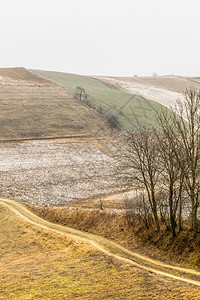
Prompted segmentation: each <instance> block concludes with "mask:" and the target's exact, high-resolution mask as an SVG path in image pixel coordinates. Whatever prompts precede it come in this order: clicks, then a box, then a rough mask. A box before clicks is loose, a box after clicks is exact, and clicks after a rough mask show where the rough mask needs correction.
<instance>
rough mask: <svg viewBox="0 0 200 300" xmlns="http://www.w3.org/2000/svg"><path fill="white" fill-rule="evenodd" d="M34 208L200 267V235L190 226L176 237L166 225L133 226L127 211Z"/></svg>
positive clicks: (60, 221) (60, 220) (61, 220)
mask: <svg viewBox="0 0 200 300" xmlns="http://www.w3.org/2000/svg"><path fill="white" fill-rule="evenodd" d="M31 210H32V211H34V212H35V213H36V214H38V215H39V216H41V217H42V218H44V219H46V220H48V221H51V222H54V223H58V224H63V225H67V226H70V227H72V228H76V229H79V230H83V231H86V232H90V233H94V234H98V235H101V236H104V237H106V238H109V239H112V240H115V241H117V242H118V243H120V244H122V245H124V246H127V247H129V248H130V249H134V250H137V249H138V251H140V252H141V251H142V253H143V254H144V255H148V256H150V257H152V258H158V259H160V260H163V261H168V260H170V261H171V262H174V263H177V262H179V263H181V264H184V265H185V266H195V267H197V268H200V236H197V238H195V239H194V238H193V236H192V234H191V232H190V231H189V229H187V226H185V231H184V232H182V233H179V234H178V235H177V237H176V238H175V239H172V238H171V234H170V232H166V231H165V230H164V228H163V230H162V229H161V232H160V233H159V234H157V233H155V230H154V229H152V230H146V228H144V227H143V226H142V225H141V224H139V223H138V222H137V221H135V224H133V225H132V226H129V225H128V224H127V221H126V216H125V213H121V214H118V213H115V212H108V211H104V210H98V209H97V210H88V209H81V208H74V209H68V208H43V207H36V206H32V207H31ZM188 228H189V227H188Z"/></svg>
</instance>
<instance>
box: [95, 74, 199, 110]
mask: <svg viewBox="0 0 200 300" xmlns="http://www.w3.org/2000/svg"><path fill="white" fill-rule="evenodd" d="M94 78H96V79H97V80H100V81H101V82H102V83H104V84H108V85H110V86H113V88H117V89H119V90H121V91H125V92H127V93H129V94H132V95H137V96H142V97H144V98H146V99H150V100H152V101H155V102H157V103H160V104H161V105H164V106H166V107H168V108H170V109H171V108H172V109H173V107H174V106H175V104H176V101H177V100H180V101H183V100H184V92H185V90H186V89H187V88H194V89H200V83H199V82H197V81H195V80H193V79H192V78H185V77H181V76H172V75H171V76H155V77H106V76H95V77H94Z"/></svg>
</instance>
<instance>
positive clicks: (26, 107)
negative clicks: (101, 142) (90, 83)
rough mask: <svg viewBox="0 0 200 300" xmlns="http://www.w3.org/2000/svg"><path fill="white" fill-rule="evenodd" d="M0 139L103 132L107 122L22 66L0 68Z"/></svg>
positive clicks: (87, 134) (63, 90)
mask: <svg viewBox="0 0 200 300" xmlns="http://www.w3.org/2000/svg"><path fill="white" fill-rule="evenodd" d="M0 111H1V117H0V128H1V131H0V140H19V139H20V140H21V139H22V140H23V139H38V138H51V137H54V138H55V137H72V136H74V137H81V136H98V135H100V136H101V135H106V134H107V132H108V124H107V122H106V121H105V120H104V118H103V117H102V116H100V115H99V114H98V113H97V112H96V111H95V110H93V109H91V108H89V107H88V106H86V105H84V104H83V103H81V102H80V101H78V100H76V99H73V97H72V94H71V93H70V91H69V90H67V89H66V88H63V87H61V86H59V85H57V84H55V83H53V82H51V81H48V80H46V79H43V78H41V76H38V75H35V74H33V73H32V72H30V71H28V70H26V69H24V68H9V69H0Z"/></svg>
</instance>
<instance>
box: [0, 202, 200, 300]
mask: <svg viewBox="0 0 200 300" xmlns="http://www.w3.org/2000/svg"><path fill="white" fill-rule="evenodd" d="M0 202H1V203H0V217H1V222H2V225H3V226H1V227H0V243H1V247H0V280H1V285H0V295H1V296H2V297H3V298H2V299H50V298H51V299H52V298H53V299H74V298H78V299H198V298H197V297H198V295H199V288H198V286H199V281H198V280H199V278H198V274H199V272H196V271H194V270H186V269H181V268H178V272H179V273H178V274H177V275H175V276H174V274H176V273H177V271H176V269H177V268H176V267H173V266H166V265H165V266H164V265H162V266H161V265H160V263H159V262H156V261H154V260H153V261H152V260H151V262H150V261H149V262H148V261H147V260H146V263H147V265H146V263H145V262H144V261H143V263H142V260H143V259H144V257H142V256H140V255H137V254H134V253H132V252H131V251H129V250H127V249H125V248H123V247H121V246H119V245H118V244H116V243H114V242H112V241H109V240H106V239H104V238H102V237H100V236H95V235H91V234H89V233H86V232H81V231H78V230H74V229H71V228H69V227H64V226H60V225H56V224H53V223H50V222H47V221H45V220H43V219H41V218H38V217H37V216H36V215H34V214H32V213H31V212H30V211H28V210H27V209H25V208H24V207H22V206H21V205H20V204H19V203H16V202H15V203H14V202H12V201H10V200H2V199H1V201H0ZM149 263H150V265H149ZM153 264H154V266H153ZM155 264H159V265H158V266H157V267H158V268H157V267H156V268H155ZM160 267H161V268H162V269H163V268H164V269H165V272H167V273H164V272H163V271H160ZM170 270H171V271H170ZM172 270H173V271H172ZM171 272H172V273H171ZM186 274H187V277H188V276H189V278H190V277H192V278H193V277H194V278H195V280H194V279H192V280H191V279H189V278H183V276H184V277H185V275H186ZM188 283H192V284H193V285H189V284H188Z"/></svg>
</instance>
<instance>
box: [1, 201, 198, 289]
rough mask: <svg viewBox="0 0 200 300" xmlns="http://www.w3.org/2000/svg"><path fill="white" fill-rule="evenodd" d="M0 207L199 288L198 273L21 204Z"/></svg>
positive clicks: (4, 204) (44, 227) (126, 261)
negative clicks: (47, 217) (59, 222)
mask: <svg viewBox="0 0 200 300" xmlns="http://www.w3.org/2000/svg"><path fill="white" fill-rule="evenodd" d="M0 205H2V206H4V207H7V208H8V209H10V210H11V211H12V212H14V213H15V214H16V215H18V216H19V217H20V218H22V219H23V220H25V221H27V222H29V223H31V224H33V225H35V226H38V227H41V228H43V229H46V230H50V231H53V232H56V233H58V234H64V235H67V236H70V237H72V238H73V239H75V240H78V241H81V242H86V243H88V244H89V245H92V246H93V247H94V248H96V249H97V250H99V251H101V252H103V253H104V254H106V255H109V256H111V257H113V258H116V259H118V260H120V261H123V262H125V263H127V264H131V265H134V266H136V267H138V268H142V269H144V270H146V271H149V272H152V273H155V274H157V275H160V276H166V277H169V278H172V279H175V280H180V281H183V282H185V283H189V284H193V285H196V286H199V287H200V272H199V271H196V270H192V269H187V268H181V267H178V266H172V265H167V264H165V263H162V262H160V261H158V260H154V259H150V258H148V257H146V256H143V255H140V254H138V253H135V252H132V251H130V250H127V249H126V248H124V247H122V246H120V245H118V244H117V243H115V242H113V241H110V240H108V239H106V238H103V237H101V236H98V235H94V234H91V233H87V232H83V231H80V230H76V229H72V228H69V227H65V226H61V225H57V224H54V223H50V222H48V221H46V220H43V219H41V218H40V217H38V216H36V215H35V214H33V213H32V212H30V211H29V210H28V209H27V208H25V207H24V206H23V205H22V204H20V203H18V202H16V201H13V200H10V199H2V198H0Z"/></svg>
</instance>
